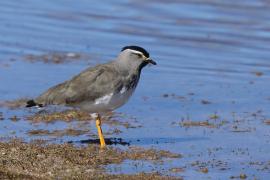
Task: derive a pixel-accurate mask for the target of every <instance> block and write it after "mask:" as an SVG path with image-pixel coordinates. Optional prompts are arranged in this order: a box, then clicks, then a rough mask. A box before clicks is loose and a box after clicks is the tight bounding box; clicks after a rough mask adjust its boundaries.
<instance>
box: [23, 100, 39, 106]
mask: <svg viewBox="0 0 270 180" xmlns="http://www.w3.org/2000/svg"><path fill="white" fill-rule="evenodd" d="M36 105H37V103H35V101H34V100H33V99H32V100H29V101H27V102H26V106H25V107H33V106H36Z"/></svg>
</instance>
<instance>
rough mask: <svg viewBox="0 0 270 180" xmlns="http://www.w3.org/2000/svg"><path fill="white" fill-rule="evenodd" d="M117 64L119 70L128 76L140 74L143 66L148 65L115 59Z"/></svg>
mask: <svg viewBox="0 0 270 180" xmlns="http://www.w3.org/2000/svg"><path fill="white" fill-rule="evenodd" d="M115 65H116V66H118V70H119V71H121V74H124V75H126V76H130V75H133V74H135V75H138V76H140V74H141V70H142V68H143V67H145V66H146V65H147V63H140V64H138V63H136V62H134V63H127V62H118V61H115Z"/></svg>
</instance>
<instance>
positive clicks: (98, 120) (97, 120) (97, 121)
mask: <svg viewBox="0 0 270 180" xmlns="http://www.w3.org/2000/svg"><path fill="white" fill-rule="evenodd" d="M96 126H97V130H98V137H99V140H100V147H101V148H104V147H105V146H106V143H105V140H104V137H103V133H102V129H101V120H100V116H99V115H98V116H97V118H96Z"/></svg>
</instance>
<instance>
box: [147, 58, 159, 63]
mask: <svg viewBox="0 0 270 180" xmlns="http://www.w3.org/2000/svg"><path fill="white" fill-rule="evenodd" d="M146 62H147V63H148V64H149V63H150V64H153V65H157V63H156V62H155V61H154V60H153V59H150V58H147V59H146Z"/></svg>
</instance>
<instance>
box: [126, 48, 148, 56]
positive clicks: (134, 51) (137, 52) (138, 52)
mask: <svg viewBox="0 0 270 180" xmlns="http://www.w3.org/2000/svg"><path fill="white" fill-rule="evenodd" d="M126 50H129V51H130V52H133V53H136V54H141V55H143V53H142V52H140V51H136V50H133V49H126ZM143 56H144V55H143Z"/></svg>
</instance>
